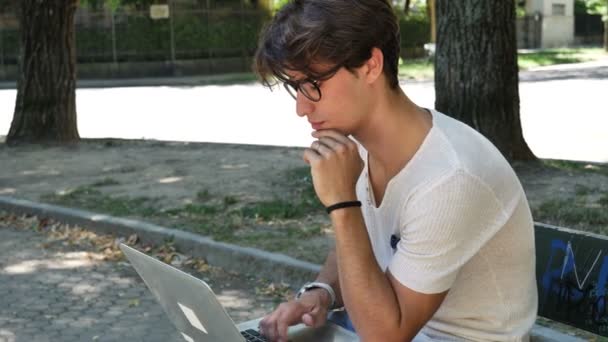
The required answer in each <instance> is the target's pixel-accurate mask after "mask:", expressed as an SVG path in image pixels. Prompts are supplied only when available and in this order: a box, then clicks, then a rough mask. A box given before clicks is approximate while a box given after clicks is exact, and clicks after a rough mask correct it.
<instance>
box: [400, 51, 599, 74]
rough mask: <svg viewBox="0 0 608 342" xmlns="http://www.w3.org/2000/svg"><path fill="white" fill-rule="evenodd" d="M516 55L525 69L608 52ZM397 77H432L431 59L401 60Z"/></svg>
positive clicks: (581, 59) (432, 66) (589, 59)
mask: <svg viewBox="0 0 608 342" xmlns="http://www.w3.org/2000/svg"><path fill="white" fill-rule="evenodd" d="M517 56H518V58H517V64H518V65H519V69H520V70H526V69H530V68H534V67H539V66H547V65H555V64H568V63H581V62H588V61H593V60H598V59H600V58H604V57H608V54H606V52H604V50H603V49H601V48H576V49H547V50H541V51H532V52H519V53H518V55H517ZM399 77H400V78H406V79H415V80H421V79H432V78H433V77H434V65H433V61H432V60H430V59H428V58H420V59H409V60H401V61H400V63H399Z"/></svg>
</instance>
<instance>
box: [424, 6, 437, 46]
mask: <svg viewBox="0 0 608 342" xmlns="http://www.w3.org/2000/svg"><path fill="white" fill-rule="evenodd" d="M426 8H427V11H429V18H430V19H431V37H430V38H431V43H435V42H436V41H437V11H436V10H435V0H427V1H426Z"/></svg>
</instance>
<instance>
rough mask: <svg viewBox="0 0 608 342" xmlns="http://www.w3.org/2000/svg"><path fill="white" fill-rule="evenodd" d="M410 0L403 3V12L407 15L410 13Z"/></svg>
mask: <svg viewBox="0 0 608 342" xmlns="http://www.w3.org/2000/svg"><path fill="white" fill-rule="evenodd" d="M410 2H411V0H405V4H404V5H403V14H404V15H405V16H407V15H408V14H409V13H410V5H411V4H410Z"/></svg>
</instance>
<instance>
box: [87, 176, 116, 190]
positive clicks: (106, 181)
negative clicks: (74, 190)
mask: <svg viewBox="0 0 608 342" xmlns="http://www.w3.org/2000/svg"><path fill="white" fill-rule="evenodd" d="M111 185H120V182H119V181H117V180H116V179H114V178H110V177H106V178H104V179H102V180H99V181H97V182H95V183H93V184H91V186H92V187H97V188H98V187H102V186H111Z"/></svg>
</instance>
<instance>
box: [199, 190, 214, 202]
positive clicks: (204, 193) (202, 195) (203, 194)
mask: <svg viewBox="0 0 608 342" xmlns="http://www.w3.org/2000/svg"><path fill="white" fill-rule="evenodd" d="M196 199H197V200H199V201H201V202H205V201H208V200H210V199H211V193H210V192H209V190H207V189H203V190H201V191H199V192H197V193H196Z"/></svg>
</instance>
